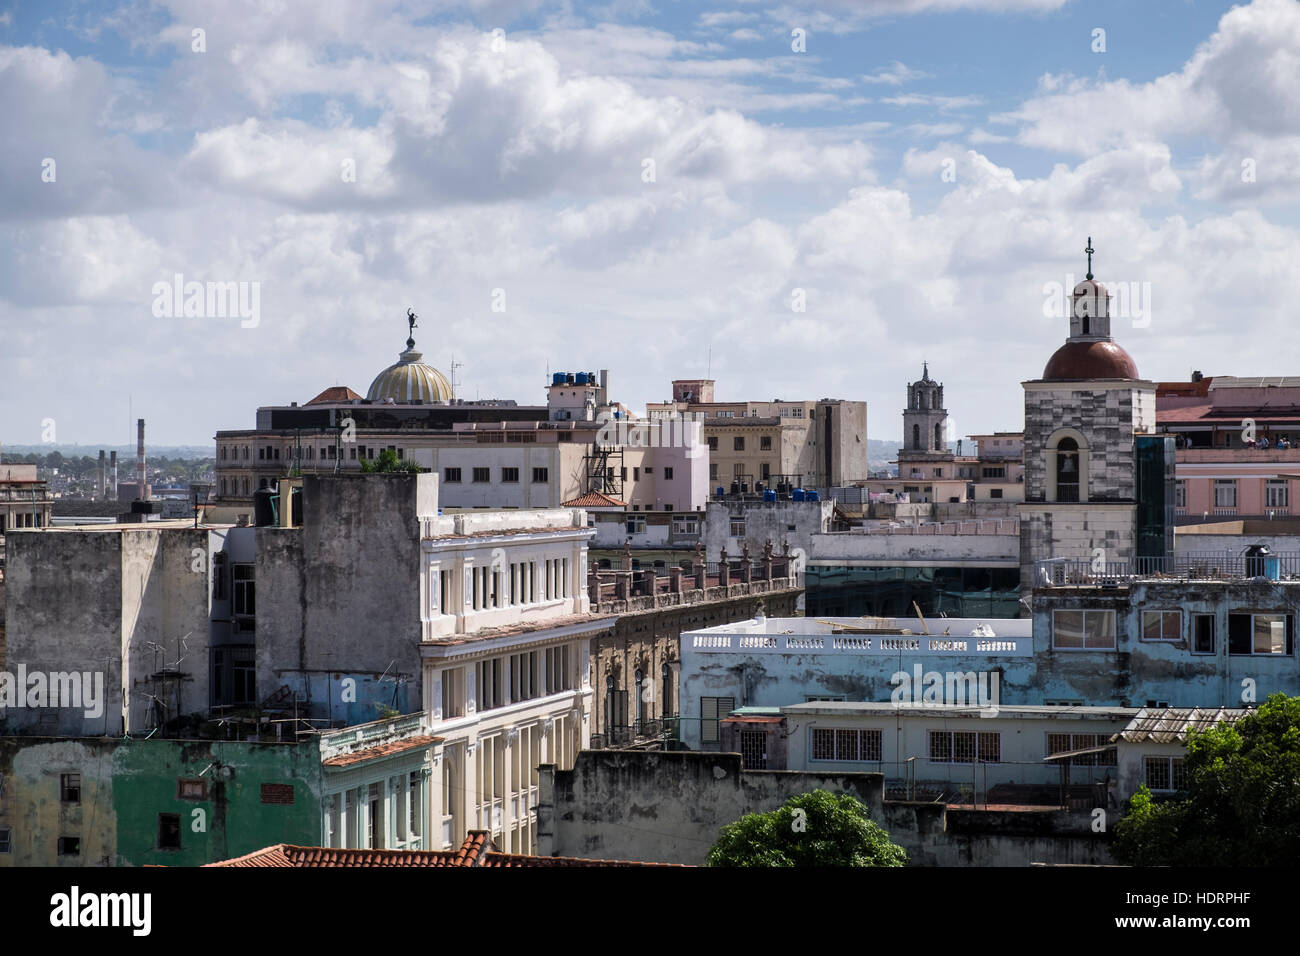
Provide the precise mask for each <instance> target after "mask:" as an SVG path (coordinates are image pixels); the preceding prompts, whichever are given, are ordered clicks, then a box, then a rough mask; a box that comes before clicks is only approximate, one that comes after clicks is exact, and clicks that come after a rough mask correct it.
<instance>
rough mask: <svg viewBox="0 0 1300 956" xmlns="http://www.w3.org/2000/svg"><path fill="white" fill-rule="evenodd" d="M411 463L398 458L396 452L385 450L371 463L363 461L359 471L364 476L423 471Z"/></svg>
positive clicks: (367, 460)
mask: <svg viewBox="0 0 1300 956" xmlns="http://www.w3.org/2000/svg"><path fill="white" fill-rule="evenodd" d="M423 470H424V469H423V468H421V467H420V466H419V465H417V464H416V463H415V462H413V461H407V460H406V459H404V458H398V457H397V452H395V451H393V450H392V449H391V448H385V449H384V450H383V451H381V452H380V453H379V457H378V458H376V459H374V460H373V461H372V460H370V459H365V460H363V461H362V462H361V471H362V472H363V473H365V474H368V475H369V474H415V473H416V472H420V471H423Z"/></svg>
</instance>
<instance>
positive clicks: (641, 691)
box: [632, 667, 649, 728]
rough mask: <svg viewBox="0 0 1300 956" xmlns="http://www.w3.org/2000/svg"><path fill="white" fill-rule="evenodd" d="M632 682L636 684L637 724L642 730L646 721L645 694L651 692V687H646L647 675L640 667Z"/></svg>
mask: <svg viewBox="0 0 1300 956" xmlns="http://www.w3.org/2000/svg"><path fill="white" fill-rule="evenodd" d="M632 680H633V682H634V683H635V684H636V724H637V727H638V728H640V726H641V725H642V724H643V723H644V722H645V719H646V699H645V697H646V695H645V692H646V691H647V690H649V687H647V686H646V682H645V674H644V673H643V672H642V671H641V668H639V667H638V668H637V669H636V673H635V674H634V675H633V676H632Z"/></svg>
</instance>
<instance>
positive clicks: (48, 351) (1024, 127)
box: [0, 0, 1300, 445]
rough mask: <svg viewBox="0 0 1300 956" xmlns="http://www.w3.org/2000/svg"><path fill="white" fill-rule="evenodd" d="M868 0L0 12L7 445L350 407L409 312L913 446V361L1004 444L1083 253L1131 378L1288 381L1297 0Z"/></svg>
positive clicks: (960, 424) (486, 364)
mask: <svg viewBox="0 0 1300 956" xmlns="http://www.w3.org/2000/svg"><path fill="white" fill-rule="evenodd" d="M857 6H858V5H854V4H848V3H835V2H831V3H824V4H821V5H820V6H818V7H808V6H804V5H801V4H793V5H780V6H774V5H767V4H748V3H746V4H735V5H723V6H710V7H708V8H700V7H697V6H694V5H685V4H660V5H658V6H655V5H651V4H649V3H612V4H608V5H604V6H579V7H576V8H575V7H574V6H572V5H570V4H552V3H547V2H528V3H497V4H430V5H429V6H428V7H427V8H426V9H424V10H422V11H420V12H418V13H415V14H412V13H410V12H409V11H408V10H407V8H406V7H404V6H402V5H399V4H380V5H372V6H370V7H368V8H367V10H366V11H365V12H362V13H358V12H355V11H352V12H350V13H349V15H348V16H344V15H343V13H342V12H341V8H340V11H334V12H331V11H329V10H328V8H327V10H326V11H325V12H324V13H321V14H319V15H309V14H308V13H306V12H304V11H305V8H299V7H294V6H293V5H289V6H286V7H284V8H281V10H280V12H278V13H268V12H267V11H265V10H262V9H261V8H260V7H256V6H250V7H245V6H242V5H239V4H234V5H229V6H227V7H224V8H222V9H221V10H218V11H209V10H203V9H202V8H201V7H200V6H199V5H191V4H189V3H184V2H175V3H169V4H162V5H158V6H145V5H133V4H127V5H126V6H123V7H120V8H118V9H117V10H116V11H115V12H114V13H112V14H105V13H102V12H96V11H94V10H90V11H87V10H85V9H83V8H81V7H79V6H77V5H75V4H68V5H64V6H59V5H56V6H55V7H53V8H52V11H53V12H51V10H46V9H42V10H40V11H30V10H15V11H11V12H9V13H4V14H2V15H0V43H3V44H4V45H3V46H0V87H2V88H4V89H5V90H6V96H5V97H4V100H3V102H4V104H5V105H4V107H3V108H2V109H3V111H4V112H3V114H2V115H3V116H4V118H5V120H6V122H7V124H8V126H9V128H10V129H11V130H12V131H13V133H14V135H12V136H11V137H10V140H9V142H8V143H7V145H6V146H5V147H4V148H3V152H0V168H3V169H4V171H5V182H6V185H5V194H6V196H7V202H6V203H5V204H4V206H5V209H4V213H3V215H4V220H5V221H4V225H3V227H2V229H0V242H3V244H4V246H5V248H6V251H7V252H8V253H9V254H8V256H6V259H7V260H8V261H9V263H10V265H9V267H8V273H7V275H6V279H7V281H6V282H5V283H4V285H5V288H6V289H7V290H8V294H7V295H5V296H4V297H3V300H2V301H0V310H2V314H3V319H2V321H3V322H4V325H5V327H6V329H8V330H9V331H10V335H11V342H10V346H9V347H8V348H7V349H6V350H5V352H4V355H3V357H2V358H0V373H2V374H3V377H4V378H5V380H6V382H7V384H8V386H9V388H8V396H7V401H6V406H7V407H8V409H9V411H10V415H9V416H8V421H7V426H8V427H7V428H6V430H5V435H4V436H3V437H4V440H5V442H6V444H15V445H17V444H34V443H37V442H40V441H42V440H43V438H44V437H45V430H46V424H45V423H46V421H47V420H52V421H53V422H54V423H55V425H56V433H55V438H54V441H55V442H56V443H59V444H63V443H73V442H76V443H80V444H83V445H93V444H96V443H104V442H111V441H114V440H119V438H120V440H121V441H122V442H123V443H125V442H127V441H129V440H130V435H129V429H130V427H131V425H130V424H129V423H130V422H132V421H133V419H134V418H136V417H144V418H146V419H147V420H148V422H149V428H150V442H151V444H152V443H153V442H154V441H157V442H158V443H159V444H190V443H195V442H201V441H203V440H204V439H205V438H206V437H208V436H211V435H213V434H215V432H216V431H217V430H218V429H221V428H231V427H241V426H242V425H243V423H244V422H246V421H248V420H249V419H250V417H251V416H252V414H253V411H254V409H255V408H256V407H258V406H263V405H287V404H289V403H290V402H295V401H296V402H299V403H302V402H305V401H307V400H308V399H310V398H311V397H312V396H314V395H315V394H317V393H318V392H320V391H321V390H322V389H324V388H326V387H328V386H331V385H336V384H341V385H348V386H350V387H352V388H353V389H356V390H358V391H364V390H365V386H366V383H367V382H369V381H370V379H371V378H372V377H373V376H374V375H375V374H376V373H377V372H378V371H379V370H380V369H382V368H384V367H385V366H387V365H389V364H390V363H392V362H393V361H394V359H395V358H396V355H397V353H398V352H399V351H400V350H401V348H402V345H403V340H404V339H405V337H406V334H407V332H408V329H407V326H406V310H407V309H408V308H413V309H414V310H415V312H416V313H418V315H419V316H420V320H419V326H418V327H417V328H416V329H415V330H414V335H415V339H416V342H417V347H418V348H419V349H421V350H422V351H423V352H424V354H425V361H427V362H428V363H429V364H431V365H434V366H435V367H437V368H439V369H441V370H443V371H444V372H448V371H450V365H451V361H452V358H453V356H454V357H455V359H456V361H457V362H458V363H462V367H461V368H460V369H459V371H458V378H459V382H460V389H459V395H460V396H461V397H463V398H466V399H470V400H472V399H474V398H475V397H476V396H478V397H482V398H507V399H513V400H515V401H517V402H519V403H520V404H541V403H542V402H543V401H544V387H545V384H546V371H547V370H548V369H550V370H556V369H565V368H574V369H577V368H609V369H610V371H611V378H612V382H613V387H612V391H613V393H614V397H616V398H617V399H618V400H619V401H621V402H623V403H625V404H626V405H628V406H629V407H631V408H633V409H636V410H641V409H643V408H644V407H645V404H646V403H647V402H657V401H662V400H664V399H665V398H666V397H667V394H668V391H669V383H670V381H671V380H672V379H673V378H685V377H699V376H703V375H705V374H706V373H708V374H711V377H713V378H714V379H716V380H717V383H718V386H717V394H718V398H719V400H770V399H773V398H778V397H779V398H784V399H795V398H800V399H802V398H809V399H816V398H820V397H824V396H825V397H838V398H845V399H850V400H859V401H860V400H865V401H866V402H867V403H868V408H869V410H870V414H869V420H868V434H869V435H876V436H886V437H887V436H889V435H891V434H892V433H893V432H895V431H896V429H897V425H896V422H897V418H896V416H897V415H898V414H899V412H900V411H901V408H902V400H901V399H902V396H903V388H904V385H905V382H906V381H909V380H910V379H912V378H914V377H915V375H916V373H917V371H918V370H919V369H920V367H921V364H922V362H923V361H928V362H929V364H930V368H931V370H932V374H933V375H934V376H935V378H936V379H937V380H940V381H943V382H944V383H945V385H946V387H947V394H948V405H949V408H950V411H951V413H952V415H953V418H954V426H955V427H954V435H953V437H964V436H966V435H969V434H972V433H979V432H990V431H994V430H1000V431H1005V430H1011V431H1014V430H1018V429H1019V428H1020V427H1021V424H1022V422H1021V414H1020V409H1019V389H1018V387H1017V385H1018V383H1019V382H1021V381H1024V380H1026V379H1032V378H1036V377H1038V376H1039V375H1040V374H1041V371H1042V367H1043V363H1044V362H1045V361H1046V359H1047V357H1048V356H1049V355H1050V354H1051V353H1052V351H1053V350H1054V349H1055V348H1056V347H1057V346H1058V345H1059V344H1060V342H1061V341H1062V340H1063V339H1064V337H1065V334H1066V328H1065V321H1064V318H1063V317H1060V318H1057V317H1051V316H1049V315H1046V314H1045V313H1047V312H1051V311H1052V310H1053V308H1055V305H1056V303H1057V301H1058V299H1059V298H1060V295H1059V293H1057V292H1055V291H1054V290H1053V286H1055V287H1059V288H1062V289H1065V290H1067V291H1068V283H1069V282H1070V280H1071V278H1073V279H1076V280H1077V279H1079V278H1081V277H1082V275H1083V273H1084V272H1085V270H1086V259H1085V255H1084V246H1085V243H1086V242H1087V239H1088V237H1091V240H1092V245H1093V246H1094V247H1095V248H1096V256H1095V259H1094V262H1095V272H1096V274H1097V277H1098V278H1099V279H1100V280H1101V281H1102V282H1103V283H1107V284H1108V285H1111V286H1112V288H1113V289H1118V290H1120V291H1122V292H1124V293H1126V294H1128V295H1129V303H1130V306H1131V307H1133V312H1134V314H1132V315H1129V316H1127V317H1126V316H1119V317H1118V318H1117V320H1116V322H1115V324H1114V328H1113V333H1114V335H1115V338H1116V340H1117V341H1118V342H1120V343H1121V344H1122V345H1123V346H1124V347H1125V348H1126V349H1127V350H1128V351H1129V352H1130V354H1132V355H1133V357H1134V359H1135V361H1136V362H1137V365H1138V369H1139V372H1140V373H1141V375H1142V376H1143V377H1144V378H1147V379H1151V380H1157V381H1161V380H1186V379H1187V378H1188V377H1189V373H1190V372H1191V371H1192V370H1193V369H1199V370H1202V371H1203V372H1204V373H1205V374H1206V375H1224V374H1227V375H1252V374H1284V373H1285V371H1286V370H1285V369H1284V368H1280V367H1278V366H1277V362H1276V358H1275V356H1276V355H1277V354H1278V353H1284V352H1285V351H1286V350H1287V348H1288V346H1293V345H1295V344H1296V338H1295V336H1296V333H1295V332H1294V331H1293V330H1292V329H1290V328H1289V327H1288V325H1287V323H1286V321H1285V315H1286V312H1285V306H1286V305H1287V304H1289V296H1288V293H1289V292H1290V291H1292V290H1293V289H1295V288H1296V287H1297V286H1298V285H1300V281H1298V280H1300V276H1297V272H1296V270H1297V267H1296V265H1295V263H1296V262H1297V261H1300V256H1297V255H1296V252H1297V251H1298V250H1300V235H1298V234H1297V230H1296V217H1295V205H1294V196H1295V189H1296V186H1297V183H1298V182H1300V176H1298V174H1297V169H1298V168H1300V167H1297V165H1296V164H1295V163H1294V162H1293V161H1292V160H1291V158H1290V157H1291V156H1292V155H1293V154H1294V152H1295V151H1296V149H1297V148H1298V147H1297V145H1296V144H1297V142H1300V140H1297V138H1296V137H1295V136H1294V135H1292V134H1291V132H1290V130H1291V129H1292V128H1293V127H1294V125H1295V124H1294V123H1292V122H1290V119H1293V118H1294V111H1295V107H1294V106H1293V104H1292V103H1291V101H1290V100H1289V99H1288V89H1289V87H1290V86H1291V85H1292V83H1290V82H1288V80H1290V79H1294V77H1291V76H1289V74H1288V71H1293V70H1294V66H1292V65H1290V64H1292V63H1293V62H1294V61H1295V58H1294V54H1295V53H1296V52H1297V51H1300V8H1298V7H1297V5H1296V4H1295V3H1293V2H1283V0H1256V2H1254V3H1251V4H1249V5H1246V6H1243V7H1238V8H1232V9H1229V7H1228V5H1227V4H1186V5H1163V6H1161V7H1159V8H1156V9H1137V10H1135V9H1129V8H1127V7H1126V6H1124V5H1122V4H1118V3H1099V4H1091V5H1088V6H1086V7H1085V6H1084V5H1082V4H1079V3H1071V2H1065V0H945V2H925V0H917V2H908V0H898V2H892V3H887V4H879V5H874V6H873V7H872V8H871V12H868V13H863V12H862V11H860V10H858V9H857ZM733 7H734V8H733ZM313 9H314V8H313ZM358 18H360V19H358ZM1098 30H1102V31H1104V32H1103V33H1101V34H1098V33H1097V31H1098ZM195 31H201V33H196V32H195ZM494 31H500V32H494ZM290 37H291V38H292V39H289V38H290ZM1008 50H1010V51H1014V53H1015V55H1014V56H1008V55H1007V51H1008ZM47 161H52V164H51V163H47ZM647 161H651V162H647ZM50 250H58V254H51V252H50ZM177 276H181V277H183V281H180V280H176V277H177ZM191 281H194V282H200V283H204V284H208V283H213V284H220V285H221V286H225V284H227V283H229V284H234V286H236V287H237V288H236V289H234V291H233V292H232V298H231V299H230V302H231V306H232V311H235V310H237V309H239V308H243V309H244V310H245V311H248V310H249V307H252V306H255V307H256V311H257V313H258V314H257V315H256V316H253V315H251V314H244V313H240V314H237V315H233V316H189V317H186V316H180V317H177V316H175V315H171V314H170V313H171V312H173V311H174V310H173V309H171V307H170V305H169V303H171V302H174V301H176V299H177V298H180V299H181V300H182V301H183V298H184V296H183V295H181V296H179V297H176V296H172V295H171V294H170V292H169V291H168V290H170V288H171V286H172V285H173V283H177V284H178V285H180V286H181V289H180V291H181V292H182V293H183V292H184V289H183V283H184V282H191ZM160 286H161V289H160ZM241 297H242V298H241ZM800 308H802V311H799V309H800ZM494 309H502V310H504V311H494ZM182 311H183V309H182ZM1225 319H1228V321H1225ZM502 342H510V343H512V344H513V345H514V347H513V348H511V349H509V350H504V349H502V348H501V343H502ZM1216 363H1222V364H1221V365H1220V364H1216ZM57 367H71V368H72V369H75V374H73V375H65V376H64V378H63V380H62V381H61V382H60V384H59V385H58V386H57V387H55V386H53V385H52V382H51V374H50V369H51V368H57ZM128 395H129V396H130V409H129V410H128Z"/></svg>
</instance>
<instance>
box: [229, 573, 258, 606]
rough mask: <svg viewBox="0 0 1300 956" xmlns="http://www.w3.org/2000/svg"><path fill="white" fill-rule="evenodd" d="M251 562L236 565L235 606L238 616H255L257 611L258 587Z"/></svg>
mask: <svg viewBox="0 0 1300 956" xmlns="http://www.w3.org/2000/svg"><path fill="white" fill-rule="evenodd" d="M253 571H254V567H253V565H251V564H237V565H235V602H234V603H235V606H234V613H235V615H236V616H238V617H253V616H254V615H255V614H256V613H257V588H256V584H255V582H254V580H253V576H254V575H253Z"/></svg>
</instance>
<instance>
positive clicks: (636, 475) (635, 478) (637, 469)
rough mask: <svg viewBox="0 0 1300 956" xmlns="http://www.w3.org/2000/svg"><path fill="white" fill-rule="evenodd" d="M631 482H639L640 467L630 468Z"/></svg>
mask: <svg viewBox="0 0 1300 956" xmlns="http://www.w3.org/2000/svg"><path fill="white" fill-rule="evenodd" d="M632 480H633V481H640V480H641V469H640V467H637V466H634V467H633V468H632Z"/></svg>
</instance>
